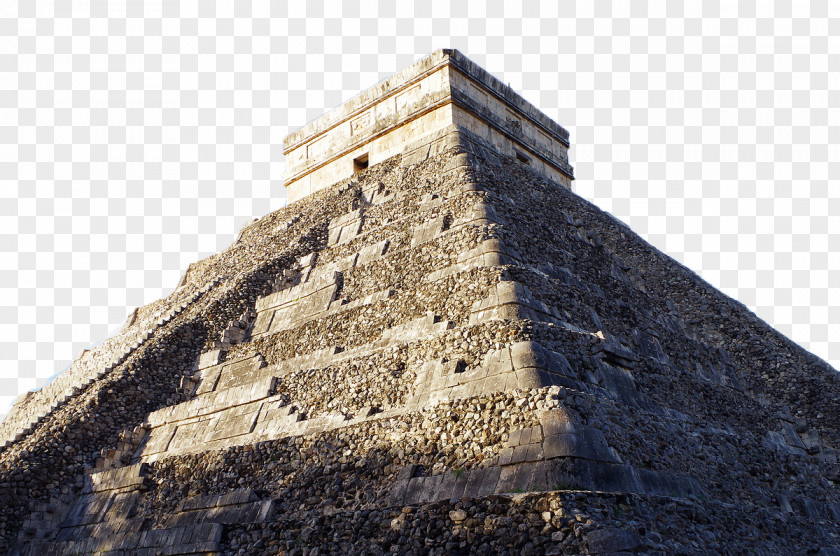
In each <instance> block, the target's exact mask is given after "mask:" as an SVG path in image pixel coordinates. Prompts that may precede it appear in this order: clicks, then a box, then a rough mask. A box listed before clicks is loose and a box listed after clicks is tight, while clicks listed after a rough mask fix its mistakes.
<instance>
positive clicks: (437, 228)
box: [411, 215, 446, 247]
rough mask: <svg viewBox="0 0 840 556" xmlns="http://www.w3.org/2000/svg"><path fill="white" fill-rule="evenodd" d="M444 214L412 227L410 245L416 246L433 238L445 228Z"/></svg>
mask: <svg viewBox="0 0 840 556" xmlns="http://www.w3.org/2000/svg"><path fill="white" fill-rule="evenodd" d="M445 223H446V216H444V215H442V216H438V217H436V218H434V219H432V220H431V221H429V222H426V223H424V224H421V225H419V226H417V227H416V228H415V229H414V235H412V237H411V247H417V246H419V245H422V244H424V243H427V242H429V241H432V240H433V239H435V238H436V237H437V236H438V235H439V234H440V233H442V232H443V231H444V230H445V229H446V228H445Z"/></svg>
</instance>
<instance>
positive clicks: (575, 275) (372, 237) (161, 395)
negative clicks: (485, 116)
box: [0, 54, 840, 555]
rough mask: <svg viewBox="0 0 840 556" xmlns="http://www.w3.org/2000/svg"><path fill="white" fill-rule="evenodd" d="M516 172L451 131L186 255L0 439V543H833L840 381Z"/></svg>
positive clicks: (47, 547)
mask: <svg viewBox="0 0 840 556" xmlns="http://www.w3.org/2000/svg"><path fill="white" fill-rule="evenodd" d="M448 56H451V54H448ZM435 59H437V58H435ZM441 59H442V60H444V59H445V57H444V58H441ZM442 63H443V62H442ZM420 66H421V67H422V68H425V67H426V66H423V64H420ZM464 67H466V65H465V66H464ZM441 68H444V69H445V66H434V67H433V68H432V69H430V70H429V71H430V72H432V73H430V75H433V74H434V72H437V71H443V69H441ZM423 71H426V69H423ZM424 75H425V74H424ZM409 81H410V80H409ZM409 85H410V83H409ZM400 86H402V85H400ZM454 97H457V94H455V95H454ZM453 102H454V101H453ZM342 117H343V116H342ZM355 117H356V114H355V113H349V114H348V115H347V118H351V120H350V121H355V120H352V118H355ZM558 128H559V126H558ZM500 134H501V132H499V133H497V134H496V135H493V134H489V135H488V136H489V137H490V138H491V139H493V138H494V137H495V138H496V139H498V138H499V137H502V136H504V137H507V136H506V135H504V134H501V135H500ZM342 145H343V144H342ZM345 147H346V145H344V146H341V148H342V149H345V150H346V152H342V153H341V156H344V157H349V158H348V160H352V159H353V157H355V156H356V153H355V152H353V151H352V149H350V150H348V149H349V147H346V148H345ZM336 148H337V149H338V147H336ZM336 152H337V151H336ZM499 152H500V151H499V147H498V145H494V144H493V143H492V142H490V141H489V140H488V139H487V137H483V136H481V135H479V134H477V133H474V132H473V131H471V130H470V129H467V128H465V127H461V126H457V125H446V126H442V127H440V128H435V130H434V131H433V132H431V133H428V134H426V135H424V136H423V137H422V139H421V140H419V141H417V142H415V143H408V144H407V145H406V146H405V148H404V149H403V150H402V151H401V153H400V154H397V155H396V156H392V157H390V158H387V159H385V160H380V161H378V163H376V161H374V162H375V163H373V164H371V165H370V166H369V167H368V168H367V169H363V170H361V171H360V172H358V173H356V174H355V175H353V176H352V177H350V178H348V179H345V180H343V181H340V182H338V183H337V184H335V185H333V186H331V187H325V188H322V189H320V190H319V191H316V192H314V193H311V194H309V195H305V196H303V197H302V198H301V199H300V200H298V201H296V202H295V203H293V204H292V205H290V206H289V207H286V208H284V209H282V210H280V211H277V212H275V213H272V214H270V215H268V216H266V217H265V218H262V219H260V220H258V221H255V222H254V223H252V224H251V225H249V226H247V227H246V228H245V229H243V231H242V233H241V234H240V236H239V238H238V239H237V241H236V243H234V245H232V246H231V247H230V248H228V249H227V250H225V251H223V252H221V253H219V254H217V255H214V256H213V257H210V258H208V259H206V260H204V261H200V262H198V263H196V264H194V265H191V267H190V268H189V270H188V271H187V273H186V275H185V276H184V279H183V280H182V282H181V283H180V284H179V286H178V288H177V289H176V291H175V292H173V294H172V295H171V296H169V297H168V298H167V299H164V300H161V301H160V302H158V303H156V304H154V305H153V306H150V307H146V308H142V309H140V310H138V311H137V313H136V314H135V315H134V317H133V318H132V319H130V321H129V322H128V323H127V324H126V327H125V329H124V330H123V332H122V333H121V335H120V336H119V337H118V338H117V339H116V340H114V341H113V342H110V343H106V344H104V345H103V346H101V347H100V348H97V350H93V351H92V352H91V353H89V354H86V355H85V356H84V358H82V359H81V360H80V361H82V362H81V363H79V364H78V365H77V366H76V367H74V370H73V372H72V373H70V374H69V375H68V376H67V377H65V378H64V379H63V382H62V383H61V388H60V389H59V388H57V389H55V391H46V392H44V391H42V392H41V393H36V394H34V395H32V396H30V397H29V398H27V399H26V400H24V401H22V402H21V404H19V406H18V411H17V413H16V414H15V415H13V416H12V419H11V420H10V421H9V422H8V423H6V424H5V430H6V433H7V435H8V439H9V440H10V442H9V443H8V445H7V446H6V447H5V448H4V449H3V450H2V451H0V503H1V504H0V543H2V544H0V551H3V552H6V551H9V550H10V551H11V553H12V554H32V555H35V554H38V555H41V554H80V553H81V554H87V553H118V554H159V553H163V554H196V553H201V554H206V553H223V554H236V553H247V554H277V553H290V554H313V553H318V554H320V553H368V554H382V553H385V552H396V553H403V552H409V551H413V552H414V553H417V554H420V553H434V554H461V553H471V552H478V553H504V552H505V551H507V552H509V553H554V554H559V553H592V554H604V553H632V552H640V553H651V552H662V553H679V552H727V551H730V552H744V551H747V550H754V551H756V552H758V553H763V554H765V553H766V554H775V553H778V554H788V553H796V552H802V553H805V552H807V551H811V552H815V553H816V552H818V551H820V550H821V551H822V552H821V553H823V554H832V553H834V552H832V551H833V550H835V548H832V547H837V546H838V544H840V543H838V538H840V537H838V536H837V535H838V534H840V531H839V530H838V520H839V519H840V498H839V497H838V494H840V493H838V489H837V486H836V484H835V483H836V481H837V480H838V469H840V468H839V467H838V461H837V451H836V450H837V448H838V442H840V439H838V436H837V434H838V432H837V431H838V417H840V412H839V411H838V403H840V401H838V400H840V382H838V377H837V373H836V371H834V370H833V369H831V368H830V367H828V366H827V365H826V364H825V363H824V362H822V361H820V360H818V359H817V358H815V357H814V356H812V355H810V354H808V353H807V352H805V351H804V350H802V349H801V348H799V347H798V346H796V345H795V344H793V343H792V342H790V341H789V340H787V339H786V338H784V337H783V336H781V335H780V334H778V333H777V332H775V331H774V330H772V329H771V328H769V327H768V326H767V325H766V324H765V323H763V322H761V321H760V320H758V319H757V318H756V317H755V316H754V315H752V314H751V313H750V312H749V311H748V310H747V309H746V308H745V307H743V306H742V305H740V304H738V303H737V302H734V301H732V300H731V299H729V298H727V297H726V296H724V295H722V294H720V293H719V292H717V291H715V290H714V289H713V288H711V287H710V286H709V285H708V284H706V283H704V282H703V281H702V280H700V279H699V278H698V277H697V276H696V275H694V274H693V273H692V272H690V271H689V270H687V269H685V268H684V267H682V266H680V265H679V264H677V263H676V262H674V261H673V260H672V259H670V258H668V257H667V256H665V255H663V254H661V253H659V252H658V251H656V250H655V249H653V248H652V247H651V246H649V245H648V244H646V243H645V242H644V241H642V240H641V239H640V238H639V237H638V236H637V235H635V234H634V233H633V232H632V231H630V230H629V229H628V228H627V227H626V226H624V225H623V224H622V223H620V222H618V221H617V220H615V219H614V218H613V217H611V216H610V215H608V214H606V213H604V212H602V211H600V210H599V209H597V208H596V207H594V206H592V205H591V204H589V203H588V202H586V201H585V200H583V199H581V198H580V197H578V196H577V195H575V194H574V193H572V192H571V191H569V190H568V188H567V187H566V186H567V184H566V183H556V182H554V181H551V180H550V179H548V178H547V177H545V173H544V172H542V173H537V172H535V171H534V169H533V167H529V166H528V160H527V157H526V158H525V159H523V158H522V157H506V156H503V155H500V154H499ZM330 156H332V155H330ZM336 156H337V155H336ZM357 158H358V157H357ZM330 160H338V159H332V158H330ZM302 164H303V163H302ZM307 164H309V162H306V163H305V164H303V165H304V166H306V165H307ZM342 168H344V167H342ZM339 169H340V168H339ZM345 169H346V168H345ZM304 171H305V170H303V171H301V172H302V173H303V172H304ZM301 175H302V174H301ZM301 179H304V178H301ZM310 185H311V183H310ZM315 549H317V552H316V550H315Z"/></svg>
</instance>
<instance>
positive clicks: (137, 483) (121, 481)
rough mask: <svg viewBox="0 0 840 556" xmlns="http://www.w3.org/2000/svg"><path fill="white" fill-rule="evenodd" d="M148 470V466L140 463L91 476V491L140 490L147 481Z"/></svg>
mask: <svg viewBox="0 0 840 556" xmlns="http://www.w3.org/2000/svg"><path fill="white" fill-rule="evenodd" d="M148 470H149V466H148V464H146V463H138V464H135V465H129V466H127V467H120V468H118V469H110V470H108V471H101V472H99V473H93V474H91V476H90V484H91V491H93V492H104V491H108V490H116V489H130V488H140V487H141V486H142V485H143V482H144V481H145V476H146V473H147V472H148Z"/></svg>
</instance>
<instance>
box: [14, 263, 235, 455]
mask: <svg viewBox="0 0 840 556" xmlns="http://www.w3.org/2000/svg"><path fill="white" fill-rule="evenodd" d="M221 280H222V278H218V279H216V280H214V281H213V282H211V283H209V284H207V285H206V286H204V287H203V288H201V289H198V290H196V291H195V292H193V293H192V294H191V295H189V296H188V297H187V298H186V299H185V300H183V301H181V302H180V303H178V304H176V305H174V306H172V307H170V308H169V309H168V310H166V311H165V312H163V313H162V314H160V315H159V316H158V317H157V319H155V320H154V321H153V322H152V328H149V329H147V330H145V331H143V332H141V333H140V334H137V335H136V336H133V337H132V338H131V339H130V341H129V342H128V343H127V344H126V345H124V346H123V348H122V349H120V350H119V351H117V352H116V353H111V354H109V353H108V350H107V349H98V348H95V349H93V350H90V351H86V352H84V353H83V354H82V355H81V356H80V357H79V359H77V360H76V362H75V363H74V364H73V366H71V368H70V369H68V370H67V371H66V372H64V373H62V374H61V375H59V376H58V377H56V379H55V380H53V381H52V382H51V383H49V384H47V385H46V386H44V387H43V388H41V389H40V390H37V391H34V392H29V393H27V394H26V395H25V397H22V398H21V399H20V400H18V403H16V404H15V406H14V407H13V408H12V411H11V412H10V413H9V414H8V415H7V416H6V419H5V420H4V421H3V423H2V424H0V450H2V449H4V448H7V447H8V446H10V445H12V444H13V443H15V442H17V441H18V440H20V439H22V438H24V437H26V436H28V435H30V434H32V432H33V431H34V430H35V428H36V427H37V426H38V425H39V424H40V423H41V421H42V420H43V419H44V418H45V417H46V416H47V415H49V414H51V413H52V412H53V411H55V410H56V409H58V408H59V407H61V406H62V405H64V404H65V403H67V401H68V400H70V399H72V398H74V397H75V396H77V395H78V394H79V393H81V392H83V391H84V390H85V389H86V388H87V387H88V386H90V385H91V384H93V383H94V382H96V381H97V380H99V379H101V378H102V377H103V376H105V375H107V374H108V373H110V372H111V371H113V370H114V369H115V368H116V367H118V366H119V365H121V364H122V363H123V362H125V361H126V359H128V358H129V357H131V355H132V354H133V353H134V352H135V351H136V350H137V349H138V348H139V347H140V346H142V345H143V344H144V343H146V341H148V340H149V339H150V338H152V337H153V336H154V335H155V333H156V332H157V330H158V329H160V328H161V327H162V326H165V325H166V324H168V323H169V322H171V321H172V319H174V318H175V317H177V316H178V315H179V314H181V313H182V312H183V311H184V310H185V309H187V308H188V307H189V306H190V305H192V304H193V303H194V302H195V301H197V300H198V299H199V298H200V297H201V296H203V295H204V294H205V293H207V292H208V291H210V290H211V289H212V288H214V287H215V286H216V285H217V284H218V283H219V282H220V281H221ZM109 355H111V357H109ZM103 359H104V360H105V361H107V362H103Z"/></svg>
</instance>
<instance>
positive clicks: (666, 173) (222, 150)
mask: <svg viewBox="0 0 840 556" xmlns="http://www.w3.org/2000/svg"><path fill="white" fill-rule="evenodd" d="M682 4H683V3H682V2H665V1H664V0H659V1H652V2H606V1H605V2H591V1H589V0H581V1H578V2H568V1H560V2H502V1H490V2H483V1H482V2H472V1H469V2H468V1H453V2H438V1H428V0H427V1H423V2H416V3H412V2H393V1H391V0H383V1H380V2H341V1H330V2H324V1H319V0H307V1H305V2H285V1H271V2H269V1H268V0H264V1H261V2H252V1H246V0H238V1H236V2H233V1H221V0H220V1H218V2H209V1H208V2H198V1H197V0H187V1H178V2H170V1H166V2H161V1H160V0H148V1H144V2H136V1H131V2H127V1H124V0H122V1H121V0H93V1H90V0H85V1H64V2H33V1H31V0H10V1H7V2H2V3H0V234H2V235H0V238H2V239H1V240H0V245H2V256H0V358H1V359H2V361H0V408H2V409H0V414H2V413H4V412H5V411H6V410H7V409H6V408H7V407H8V405H9V404H10V403H11V402H12V401H13V400H14V398H15V397H16V396H17V395H18V394H19V393H20V392H23V391H25V390H27V389H31V388H35V387H39V386H42V385H43V384H44V383H45V381H47V380H48V379H49V377H50V376H51V375H53V374H54V373H56V372H57V371H60V370H62V369H63V368H66V367H67V366H68V365H69V364H70V362H71V361H72V360H73V359H74V358H75V357H76V356H77V355H78V354H79V352H80V351H81V350H82V349H83V348H85V347H87V346H88V345H90V344H91V342H93V343H96V342H98V341H101V340H102V339H104V338H106V337H108V336H109V335H111V334H113V333H114V332H116V331H117V330H118V329H119V328H120V326H121V325H122V323H123V321H124V320H125V318H126V316H127V314H128V313H129V312H130V311H131V310H132V309H133V308H134V307H136V306H138V305H143V304H145V303H148V302H151V301H153V300H155V299H157V298H159V297H161V296H163V295H166V294H168V293H169V292H170V291H171V290H172V289H173V288H174V286H175V284H176V283H177V281H178V279H179V277H180V275H181V273H182V271H183V270H184V269H185V268H186V267H187V265H188V264H189V263H190V262H192V261H195V260H198V259H201V258H203V257H206V256H208V255H209V254H212V253H214V252H216V251H218V250H220V249H223V248H224V247H226V246H227V245H229V244H230V243H231V242H232V240H233V238H234V237H235V233H236V232H237V231H238V230H239V228H241V227H242V226H243V225H244V224H245V223H246V222H247V221H249V220H250V219H252V218H254V217H257V216H261V215H264V214H266V213H267V212H269V211H271V210H274V209H277V208H279V207H281V206H283V204H284V191H283V186H282V182H283V170H284V163H283V153H282V140H283V137H284V136H285V135H286V134H287V133H288V132H289V131H291V130H294V129H296V128H298V127H300V126H301V125H303V124H305V123H306V122H307V121H309V120H311V119H312V118H315V117H317V116H319V115H320V114H322V113H323V112H325V111H326V110H328V109H330V108H333V107H335V106H337V105H339V104H341V103H342V102H343V101H345V100H347V99H348V98H350V97H351V96H353V95H355V94H357V93H358V92H359V91H361V90H363V89H365V88H368V87H369V86H371V85H373V84H374V83H376V82H377V81H379V80H381V79H383V78H385V77H387V76H389V75H391V74H392V73H394V72H396V71H399V70H401V69H402V68H404V67H405V66H407V65H409V64H410V63H412V62H413V61H414V60H416V59H418V58H420V57H422V56H424V55H426V54H428V53H429V52H431V51H433V50H435V49H437V48H441V47H454V48H458V49H460V50H461V51H462V52H464V53H465V54H466V55H467V56H469V57H471V58H472V59H473V60H475V61H476V62H478V63H479V64H481V65H482V66H483V67H485V68H486V69H488V70H489V71H490V72H491V73H493V74H495V75H496V76H498V77H499V78H500V79H502V80H503V81H505V82H507V83H509V84H510V85H511V86H512V87H513V88H514V89H515V90H517V91H519V92H520V93H521V94H522V95H523V96H524V97H525V98H526V99H528V100H529V101H531V102H532V103H534V104H535V105H536V106H537V107H539V108H540V109H541V110H543V111H544V112H545V113H546V114H548V115H549V116H551V117H552V118H553V119H555V120H556V121H557V122H559V123H560V124H562V125H563V126H565V127H566V128H567V129H568V130H569V131H570V132H571V137H572V145H573V146H572V150H571V152H570V159H571V161H572V163H573V164H574V166H575V170H576V174H577V181H576V182H575V188H576V191H577V192H578V193H580V194H581V195H583V196H584V197H586V198H588V199H590V200H592V201H593V202H595V203H596V204H598V205H599V206H600V207H602V208H604V209H606V210H608V211H611V212H612V213H613V214H615V215H616V216H618V217H619V218H621V219H622V220H624V221H625V222H627V223H628V224H629V225H630V226H631V227H632V228H633V229H634V230H636V231H637V232H639V233H640V234H641V235H643V236H644V237H646V238H647V239H648V240H649V241H650V242H652V243H653V244H654V245H655V246H657V247H658V248H660V249H661V250H663V251H665V252H667V253H669V254H670V255H672V256H673V257H675V258H676V259H678V260H679V261H681V262H683V263H684V264H686V265H687V266H688V267H690V268H692V269H694V270H695V271H696V272H698V273H699V274H700V275H701V276H702V277H703V278H705V279H706V280H707V281H709V282H710V283H712V284H713V285H715V286H717V287H719V288H720V289H722V290H723V291H724V292H726V293H727V294H729V295H731V296H733V297H735V298H737V299H739V300H740V301H742V302H743V303H745V304H746V305H747V306H749V307H750V308H751V309H752V310H753V311H755V312H756V313H757V314H758V315H759V316H761V317H762V318H764V319H765V320H767V321H768V322H770V323H771V324H773V325H774V326H776V327H777V328H778V329H779V330H781V331H782V332H783V333H785V334H787V335H788V336H790V337H791V338H793V339H794V340H795V341H797V342H799V343H800V344H801V345H803V346H804V347H806V348H807V349H809V350H811V351H813V352H814V353H816V354H817V355H819V356H821V357H823V358H825V359H827V360H828V361H829V362H831V363H832V364H833V365H834V366H835V367H840V280H838V279H840V235H838V234H840V232H839V231H838V228H839V227H840V226H838V224H839V222H838V218H840V217H838V215H840V195H838V193H837V187H838V182H839V181H840V152H838V148H839V147H838V145H840V38H838V37H840V3H838V2H832V1H828V0H822V1H820V0H815V1H812V2H798V3H791V2H786V1H776V2H775V3H774V2H761V3H758V4H760V7H756V6H755V5H754V4H757V3H754V2H728V1H723V2H720V3H718V2H715V1H710V2H691V3H685V4H686V5H682ZM794 6H795V9H794Z"/></svg>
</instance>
